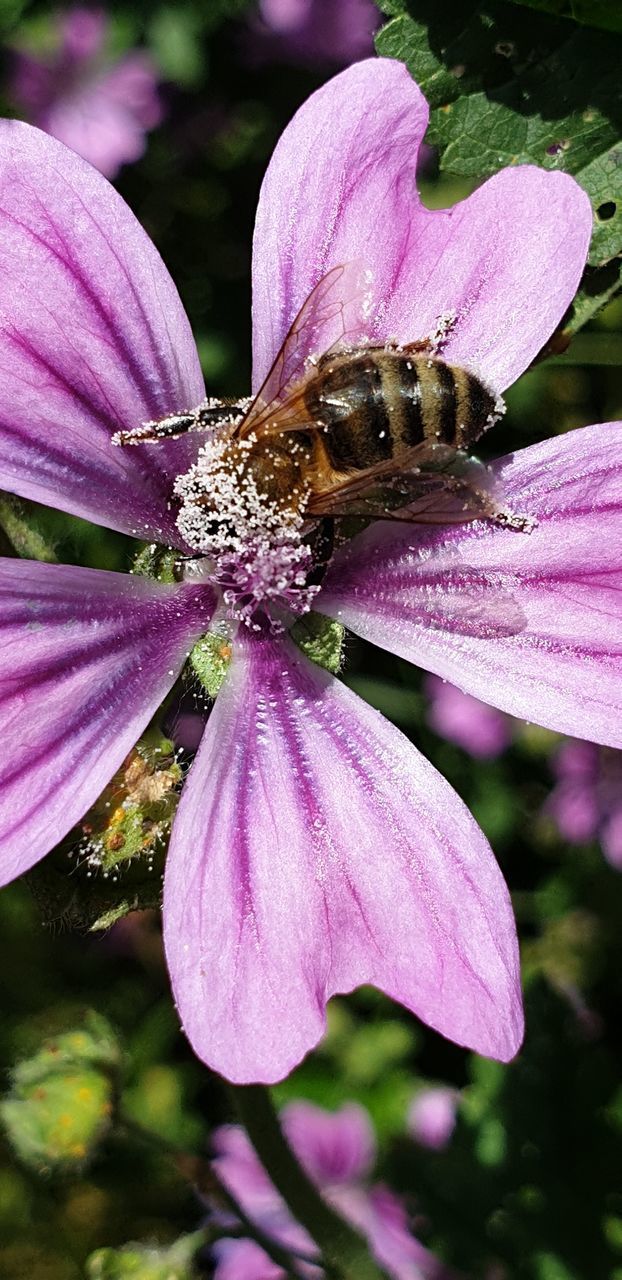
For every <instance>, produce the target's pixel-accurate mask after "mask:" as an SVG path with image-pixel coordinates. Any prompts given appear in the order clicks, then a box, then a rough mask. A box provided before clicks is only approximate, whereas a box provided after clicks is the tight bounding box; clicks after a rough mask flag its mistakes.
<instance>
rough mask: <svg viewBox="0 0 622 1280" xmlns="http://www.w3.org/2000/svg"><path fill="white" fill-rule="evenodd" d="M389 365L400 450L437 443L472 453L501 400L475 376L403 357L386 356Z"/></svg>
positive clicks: (437, 363)
mask: <svg viewBox="0 0 622 1280" xmlns="http://www.w3.org/2000/svg"><path fill="white" fill-rule="evenodd" d="M383 366H384V369H385V382H386V386H387V398H388V400H389V402H390V403H391V404H392V405H393V406H394V408H393V413H392V424H391V425H392V431H393V439H394V445H395V448H396V449H399V448H400V446H401V447H402V448H408V447H410V446H412V445H417V444H421V443H422V442H423V441H424V440H430V441H433V440H436V441H438V442H439V443H441V444H448V445H451V446H452V447H453V448H456V449H467V450H468V449H469V448H470V446H471V445H472V444H473V443H474V442H475V440H477V439H478V438H479V437H480V436H481V435H482V433H483V432H484V431H485V430H486V427H487V425H488V423H489V420H490V417H491V415H492V414H493V413H494V410H495V399H494V396H492V395H491V393H490V391H488V389H487V387H485V386H484V385H483V383H481V382H480V380H479V378H477V377H476V376H475V374H474V373H470V372H469V370H467V369H461V368H460V367H458V366H456V365H450V364H445V362H444V361H443V360H433V359H430V358H428V357H427V356H418V357H416V358H413V357H408V356H404V355H400V354H397V353H396V355H395V356H393V355H392V354H387V355H386V356H384V357H383Z"/></svg>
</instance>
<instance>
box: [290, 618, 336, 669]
mask: <svg viewBox="0 0 622 1280" xmlns="http://www.w3.org/2000/svg"><path fill="white" fill-rule="evenodd" d="M290 635H291V637H292V640H294V641H295V643H296V644H297V645H298V648H299V649H302V652H303V653H304V654H305V655H306V657H307V658H310V659H311V662H315V663H316V664H317V666H318V667H323V668H324V670H325V671H330V673H331V675H333V676H336V675H338V674H339V672H340V671H341V668H342V666H343V644H344V636H345V627H344V626H342V624H341V623H340V622H335V621H334V620H333V619H332V618H326V617H325V616H324V614H323V613H314V612H311V613H305V614H304V615H303V617H302V618H299V619H298V621H297V622H295V623H294V626H293V627H292V629H291V632H290Z"/></svg>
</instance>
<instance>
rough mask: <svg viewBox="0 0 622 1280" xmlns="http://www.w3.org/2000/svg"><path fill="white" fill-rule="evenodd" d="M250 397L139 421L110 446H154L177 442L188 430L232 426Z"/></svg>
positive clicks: (117, 435)
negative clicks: (147, 420)
mask: <svg viewBox="0 0 622 1280" xmlns="http://www.w3.org/2000/svg"><path fill="white" fill-rule="evenodd" d="M252 402H253V400H252V396H248V397H246V398H245V399H243V400H214V399H207V400H202V401H201V404H199V405H197V407H196V409H187V410H184V411H183V412H182V413H171V414H169V415H168V417H166V418H160V419H159V420H157V421H154V422H142V423H141V425H140V426H139V427H132V428H131V429H130V430H129V431H116V432H115V434H114V435H113V437H112V443H113V444H120V445H126V444H154V443H157V442H158V440H177V439H178V438H179V436H183V435H186V432H188V431H208V430H209V429H210V427H217V426H235V425H236V424H237V423H238V422H241V420H242V418H244V416H245V415H246V413H247V412H248V409H249V408H250V405H251V404H252Z"/></svg>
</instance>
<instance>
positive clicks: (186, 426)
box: [112, 413, 195, 445]
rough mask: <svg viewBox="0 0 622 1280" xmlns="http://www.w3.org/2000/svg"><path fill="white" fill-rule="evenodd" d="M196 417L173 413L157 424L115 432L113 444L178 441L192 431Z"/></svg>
mask: <svg viewBox="0 0 622 1280" xmlns="http://www.w3.org/2000/svg"><path fill="white" fill-rule="evenodd" d="M194 420H195V415H194V414H193V413H171V414H170V415H169V417H168V418H161V419H160V420H159V421H157V422H142V423H141V424H140V426H139V427H131V428H130V430H129V431H115V434H114V435H113V437H112V443H113V444H120V445H126V444H155V443H157V442H158V440H176V439H177V438H178V437H179V436H183V435H185V434H186V432H187V431H192V429H193V426H194Z"/></svg>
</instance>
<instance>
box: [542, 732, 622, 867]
mask: <svg viewBox="0 0 622 1280" xmlns="http://www.w3.org/2000/svg"><path fill="white" fill-rule="evenodd" d="M552 763H553V769H554V772H555V774H556V776H557V785H556V787H555V788H554V790H553V791H552V792H551V795H550V796H549V798H548V800H547V802H546V805H545V812H546V813H548V814H549V815H550V816H551V817H552V818H553V821H554V822H555V823H556V825H557V827H558V829H559V831H560V832H561V834H562V835H563V836H564V837H565V839H566V840H570V841H571V842H572V843H573V844H584V843H585V842H586V841H587V840H598V841H599V842H600V846H601V849H602V851H603V853H604V855H605V858H606V859H607V862H609V863H610V864H611V866H612V867H615V869H616V871H622V751H612V750H610V749H607V748H606V747H599V746H596V744H595V743H593V742H583V741H581V739H572V740H571V741H570V742H565V743H563V745H562V746H561V747H560V748H559V750H558V752H557V753H556V755H555V756H554V757H553V762H552Z"/></svg>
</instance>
